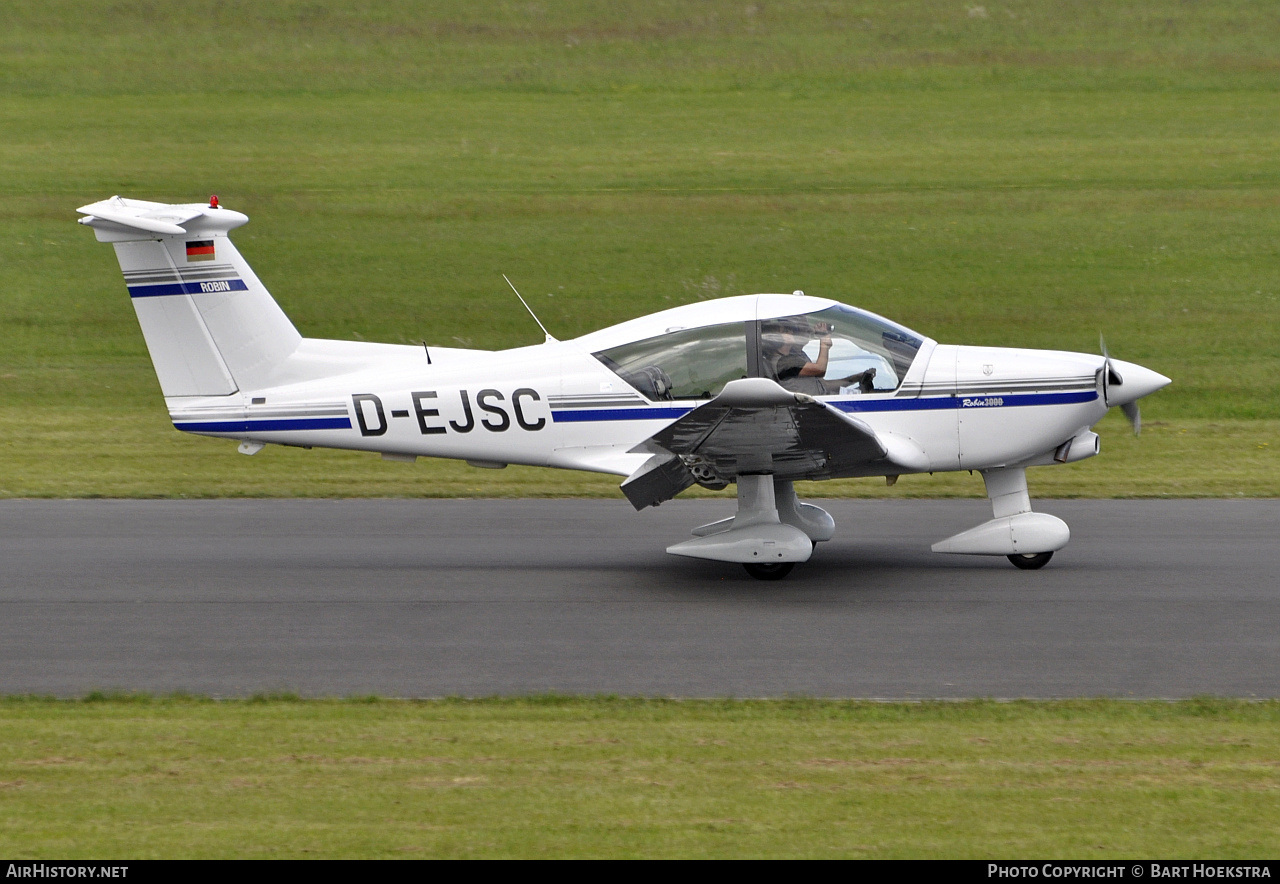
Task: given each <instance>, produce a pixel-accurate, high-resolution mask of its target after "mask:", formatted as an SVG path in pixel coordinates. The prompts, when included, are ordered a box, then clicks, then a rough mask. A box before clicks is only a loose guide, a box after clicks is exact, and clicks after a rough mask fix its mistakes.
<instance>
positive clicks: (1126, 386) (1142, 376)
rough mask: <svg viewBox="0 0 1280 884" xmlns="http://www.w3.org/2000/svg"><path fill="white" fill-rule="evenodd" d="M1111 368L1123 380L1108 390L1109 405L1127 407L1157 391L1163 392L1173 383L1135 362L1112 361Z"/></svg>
mask: <svg viewBox="0 0 1280 884" xmlns="http://www.w3.org/2000/svg"><path fill="white" fill-rule="evenodd" d="M1111 367H1112V369H1113V370H1114V371H1115V373H1116V374H1118V375H1119V376H1120V378H1121V383H1119V384H1111V386H1110V388H1109V390H1108V401H1107V404H1108V405H1126V404H1128V403H1130V402H1136V401H1137V400H1139V399H1141V398H1142V397H1143V396H1149V395H1151V394H1152V393H1154V392H1155V391H1156V390H1162V389H1164V388H1165V387H1167V386H1169V384H1171V383H1173V381H1171V380H1170V379H1169V378H1167V377H1165V376H1164V375H1162V374H1160V372H1158V371H1152V370H1151V369H1149V368H1143V367H1142V366H1141V365H1137V364H1135V363H1133V362H1122V361H1120V360H1119V359H1112V360H1111Z"/></svg>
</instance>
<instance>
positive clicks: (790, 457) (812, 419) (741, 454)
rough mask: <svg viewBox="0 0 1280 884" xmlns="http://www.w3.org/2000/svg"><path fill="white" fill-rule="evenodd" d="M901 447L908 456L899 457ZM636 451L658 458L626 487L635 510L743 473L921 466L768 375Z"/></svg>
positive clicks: (817, 474)
mask: <svg viewBox="0 0 1280 884" xmlns="http://www.w3.org/2000/svg"><path fill="white" fill-rule="evenodd" d="M891 449H894V451H893V453H892V454H891ZM898 449H904V453H905V454H906V456H904V457H902V458H900V459H899V458H895V457H894V454H897V453H898V451H897V450H898ZM632 451H636V452H648V453H649V454H651V455H653V456H652V457H650V458H649V460H648V461H647V462H645V464H644V465H643V466H641V467H640V469H638V470H636V472H635V473H633V474H632V475H631V477H630V478H629V479H627V481H626V482H624V483H623V484H622V491H623V493H624V494H626V495H627V499H628V500H630V501H631V503H632V505H633V506H635V508H636V509H644V508H645V507H647V506H657V505H658V504H659V503H661V502H662V501H664V500H669V499H671V498H672V497H675V496H676V495H677V494H679V493H680V492H681V491H683V490H684V489H686V488H688V487H689V486H690V485H693V484H694V483H695V482H702V483H704V484H709V485H723V484H727V483H729V482H732V481H733V480H734V479H736V478H737V477H738V476H739V475H742V474H744V473H772V474H773V475H774V476H776V477H777V478H779V479H792V480H794V479H833V478H839V477H846V476H867V475H881V474H885V473H893V472H905V471H906V470H903V469H901V466H900V464H901V460H916V461H919V458H916V457H912V456H911V455H912V454H914V452H911V451H910V450H909V446H904V445H903V444H902V443H901V441H899V440H888V441H887V440H885V439H882V438H881V437H879V436H877V435H876V432H875V431H874V430H873V429H871V427H870V426H868V425H867V424H866V423H864V422H863V421H861V420H859V419H857V418H855V417H851V416H850V415H847V414H845V413H844V412H841V411H839V410H837V409H835V408H832V407H831V406H829V405H827V404H826V403H824V402H822V401H820V400H818V399H815V398H813V397H812V396H808V395H805V394H804V393H793V392H791V391H789V390H786V389H783V388H782V387H781V386H779V385H778V384H777V383H776V382H774V381H772V380H769V379H768V378H744V379H743V380H738V381H730V382H729V383H728V384H726V385H725V388H724V390H723V391H722V392H721V393H720V395H719V396H717V397H715V398H714V399H712V400H711V401H709V402H707V403H705V404H703V405H700V406H698V407H697V408H695V409H694V410H693V411H691V412H689V413H688V414H686V415H685V416H684V417H682V418H680V419H678V420H676V421H675V422H674V423H672V424H669V425H668V426H666V427H665V428H663V429H662V430H660V431H659V432H657V433H655V434H654V435H652V436H650V437H649V438H648V439H646V440H645V441H644V442H642V443H640V444H639V445H637V446H636V447H635V448H633V449H632ZM918 466H919V463H916V464H915V465H913V466H911V467H908V469H913V468H917V467H918Z"/></svg>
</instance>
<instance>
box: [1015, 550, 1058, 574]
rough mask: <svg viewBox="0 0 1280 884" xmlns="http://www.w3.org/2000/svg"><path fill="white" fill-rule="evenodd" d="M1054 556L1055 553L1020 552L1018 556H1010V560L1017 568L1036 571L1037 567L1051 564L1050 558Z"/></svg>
mask: <svg viewBox="0 0 1280 884" xmlns="http://www.w3.org/2000/svg"><path fill="white" fill-rule="evenodd" d="M1051 558H1053V553H1051V552H1047V553H1020V554H1018V555H1016V556H1009V561H1011V562H1013V566H1014V567H1015V568H1021V569H1022V570H1023V571H1035V570H1036V569H1037V568H1043V567H1044V566H1045V565H1047V564H1049V560H1050V559H1051Z"/></svg>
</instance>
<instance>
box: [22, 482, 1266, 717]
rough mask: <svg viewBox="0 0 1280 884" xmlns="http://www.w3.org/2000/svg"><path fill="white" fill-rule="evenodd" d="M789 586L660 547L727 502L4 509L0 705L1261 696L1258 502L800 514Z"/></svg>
mask: <svg viewBox="0 0 1280 884" xmlns="http://www.w3.org/2000/svg"><path fill="white" fill-rule="evenodd" d="M819 503H821V504H822V505H823V506H824V507H826V508H827V509H828V510H829V511H830V512H831V513H832V515H833V516H834V517H835V519H836V525H837V534H836V538H835V539H834V540H833V541H832V542H830V543H826V544H822V545H820V546H819V548H818V551H817V553H816V554H815V556H814V558H813V559H812V560H811V561H810V562H809V563H808V564H806V565H801V566H798V567H797V568H796V570H795V571H794V572H793V574H792V575H791V577H790V578H788V579H787V580H784V581H781V582H774V583H765V582H760V581H756V580H753V579H751V578H750V577H748V576H747V575H746V573H745V572H744V571H743V570H742V569H741V568H740V567H739V566H737V565H720V564H716V563H711V562H699V561H695V560H690V559H679V558H676V557H674V556H669V555H667V554H666V553H665V552H664V551H663V550H664V548H665V547H666V545H668V544H670V543H673V542H676V541H679V540H682V539H685V538H686V537H688V532H689V529H690V528H692V527H693V526H695V525H698V524H701V523H703V522H706V521H710V520H712V519H714V518H718V517H720V516H723V515H728V514H730V513H731V511H732V503H731V502H728V501H673V502H671V503H668V504H665V505H664V506H662V507H661V508H659V509H657V510H647V511H645V512H643V513H635V512H633V511H632V510H631V507H630V506H629V505H628V504H627V503H626V502H624V501H580V500H557V501H536V500H521V501H462V500H403V501H400V500H390V501H389V500H343V501H328V500H318V501H316V500H309V501H280V500H269V501H262V500H254V501H226V500H221V501H4V502H0V529H2V530H0V555H2V559H0V561H2V562H3V569H2V571H3V573H2V574H0V692H3V693H18V692H37V693H52V694H58V695H77V694H82V693H84V692H86V691H88V690H91V689H95V688H101V689H127V690H140V691H153V692H169V691H178V690H182V691H192V692H197V693H202V694H212V695H215V696H242V695H248V694H251V693H254V692H258V691H294V692H298V693H301V694H304V695H329V696H344V695H351V694H363V693H376V694H380V695H384V696H412V697H427V696H443V695H452V694H460V695H470V696H477V695H490V694H521V693H529V692H546V691H555V692H565V693H586V694H595V693H618V694H631V695H637V694H639V695H662V696H699V697H705V696H737V697H759V696H783V695H793V694H802V695H816V696H846V697H897V698H911V697H975V696H992V697H1063V696H1100V695H1107V696H1122V697H1185V696H1190V695H1196V694H1218V695H1231V696H1243V697H1276V696H1280V579H1277V578H1278V577H1280V544H1278V543H1277V538H1280V501H1276V500H1262V501H1256V500H1255V501H1244V500H1241V501H1230V500H1226V501H1222V500H1198V501H1038V502H1037V508H1038V509H1041V510H1044V511H1045V512H1051V513H1054V514H1055V515H1058V516H1060V517H1062V518H1063V519H1065V520H1066V521H1067V522H1068V523H1069V524H1070V525H1071V529H1072V535H1073V536H1072V541H1071V544H1070V545H1069V546H1068V547H1067V548H1066V549H1065V550H1063V551H1061V552H1059V553H1058V554H1057V555H1056V556H1055V558H1054V560H1053V561H1052V562H1051V563H1050V564H1049V566H1048V567H1047V568H1045V569H1044V570H1042V571H1035V572H1023V571H1018V570H1016V569H1015V568H1013V567H1012V566H1011V565H1009V564H1008V562H1006V561H1005V560H1004V559H989V558H985V557H981V558H979V557H961V556H944V555H939V554H935V553H932V552H930V551H929V544H930V543H931V542H933V541H934V540H938V539H940V538H942V537H945V536H948V535H950V534H952V533H955V532H956V531H959V530H962V529H964V528H968V527H971V526H972V525H975V524H977V523H979V522H981V521H983V520H985V519H987V518H989V513H990V509H989V507H988V504H987V503H986V501H907V500H887V501H819Z"/></svg>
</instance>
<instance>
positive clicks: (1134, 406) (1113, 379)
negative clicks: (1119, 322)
mask: <svg viewBox="0 0 1280 884" xmlns="http://www.w3.org/2000/svg"><path fill="white" fill-rule="evenodd" d="M1098 347H1099V348H1100V349H1101V350H1102V369H1101V370H1100V371H1099V372H1098V374H1099V376H1100V381H1101V384H1102V401H1103V402H1105V403H1106V404H1107V407H1108V408H1110V407H1111V388H1112V387H1120V386H1123V385H1124V378H1123V377H1121V375H1120V372H1118V371H1116V369H1115V366H1113V365H1112V364H1111V356H1110V354H1108V353H1107V342H1106V340H1105V339H1104V338H1103V337H1102V335H1101V334H1099V335H1098ZM1120 410H1121V411H1122V412H1124V416H1125V417H1127V418H1128V419H1129V423H1130V424H1131V425H1132V426H1133V435H1135V436H1136V435H1138V434H1139V433H1141V432H1142V411H1141V410H1140V409H1139V408H1138V400H1137V399H1134V400H1133V401H1131V402H1126V403H1124V404H1123V405H1121V406H1120Z"/></svg>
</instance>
